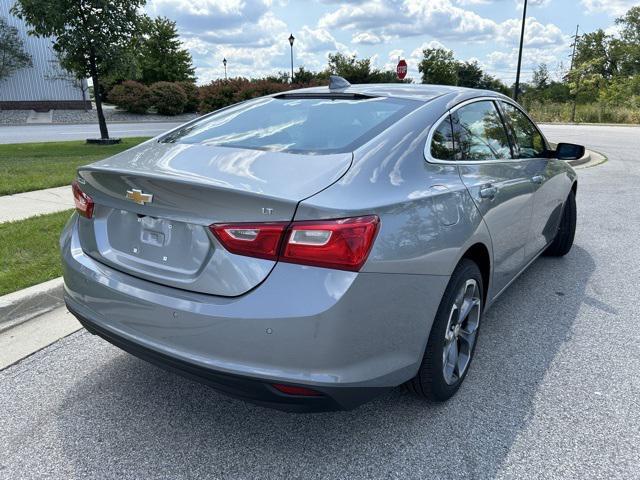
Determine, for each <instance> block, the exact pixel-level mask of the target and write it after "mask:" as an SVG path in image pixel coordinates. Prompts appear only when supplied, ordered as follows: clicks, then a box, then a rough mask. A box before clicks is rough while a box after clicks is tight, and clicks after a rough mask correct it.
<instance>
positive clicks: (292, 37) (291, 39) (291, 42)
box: [289, 33, 296, 83]
mask: <svg viewBox="0 0 640 480" xmlns="http://www.w3.org/2000/svg"><path fill="white" fill-rule="evenodd" d="M295 39H296V37H294V36H293V33H292V34H291V35H289V45H291V83H293V41H294V40H295Z"/></svg>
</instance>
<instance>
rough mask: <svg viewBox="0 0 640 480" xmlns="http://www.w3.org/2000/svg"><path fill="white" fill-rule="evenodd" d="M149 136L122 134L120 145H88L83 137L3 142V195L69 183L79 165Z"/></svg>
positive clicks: (0, 169)
mask: <svg viewBox="0 0 640 480" xmlns="http://www.w3.org/2000/svg"><path fill="white" fill-rule="evenodd" d="M146 139H147V138H146V137H134V138H123V139H122V143H120V144H117V145H87V144H86V143H85V142H84V141H73V142H46V143H17V144H9V145H0V195H10V194H12V193H20V192H30V191H32V190H40V189H43V188H51V187H60V186H62V185H69V184H70V183H71V181H72V180H73V178H74V176H75V172H76V169H77V168H78V167H79V166H81V165H86V164H87V163H91V162H95V161H97V160H101V159H103V158H107V157H109V156H110V155H114V154H116V153H119V152H122V151H123V150H126V149H127V148H131V147H133V146H135V145H137V144H139V143H140V142H143V141H144V140H146Z"/></svg>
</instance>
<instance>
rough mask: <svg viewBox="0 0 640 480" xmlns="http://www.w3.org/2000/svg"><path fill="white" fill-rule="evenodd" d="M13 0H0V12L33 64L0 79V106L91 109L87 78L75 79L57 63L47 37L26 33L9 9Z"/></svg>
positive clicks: (6, 107) (12, 107)
mask: <svg viewBox="0 0 640 480" xmlns="http://www.w3.org/2000/svg"><path fill="white" fill-rule="evenodd" d="M13 3H14V0H0V16H1V17H3V18H4V19H5V20H6V21H7V23H8V24H9V25H11V26H14V27H16V28H17V29H18V35H19V36H20V38H21V39H22V41H23V42H24V49H25V51H26V52H27V53H29V55H31V61H32V63H33V66H32V67H25V68H22V69H20V70H18V71H16V72H14V73H13V75H11V76H10V77H8V78H5V79H4V80H0V109H3V110H37V111H46V110H51V109H90V108H91V102H90V101H89V95H88V90H87V82H86V80H83V81H78V80H76V79H74V78H73V76H72V75H70V74H69V73H68V72H66V71H64V70H63V69H62V68H61V67H60V64H59V63H58V60H57V58H56V55H55V52H54V51H53V48H52V42H51V39H50V38H38V37H33V36H30V35H28V34H27V32H28V27H27V25H25V23H24V22H23V21H22V20H20V19H19V18H16V17H15V16H13V15H12V14H11V12H10V10H11V7H12V6H13Z"/></svg>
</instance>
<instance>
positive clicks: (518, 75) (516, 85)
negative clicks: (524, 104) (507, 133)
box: [513, 0, 527, 102]
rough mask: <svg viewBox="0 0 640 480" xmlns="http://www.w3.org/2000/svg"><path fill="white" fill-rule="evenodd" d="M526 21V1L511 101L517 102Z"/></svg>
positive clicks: (525, 2)
mask: <svg viewBox="0 0 640 480" xmlns="http://www.w3.org/2000/svg"><path fill="white" fill-rule="evenodd" d="M526 20H527V0H524V8H523V9H522V30H521V31H520V50H519V51H518V69H517V70H516V84H515V86H514V87H513V99H514V100H515V101H516V102H517V101H518V94H519V93H520V68H521V67H522V47H523V45H524V25H525V22H526Z"/></svg>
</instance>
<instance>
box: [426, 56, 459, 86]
mask: <svg viewBox="0 0 640 480" xmlns="http://www.w3.org/2000/svg"><path fill="white" fill-rule="evenodd" d="M422 56H423V58H422V61H421V62H420V64H419V65H418V71H419V72H420V73H421V74H422V83H434V84H437V85H457V84H458V61H457V60H456V59H455V58H454V57H453V52H452V51H451V50H447V49H445V48H427V49H425V50H423V51H422Z"/></svg>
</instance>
